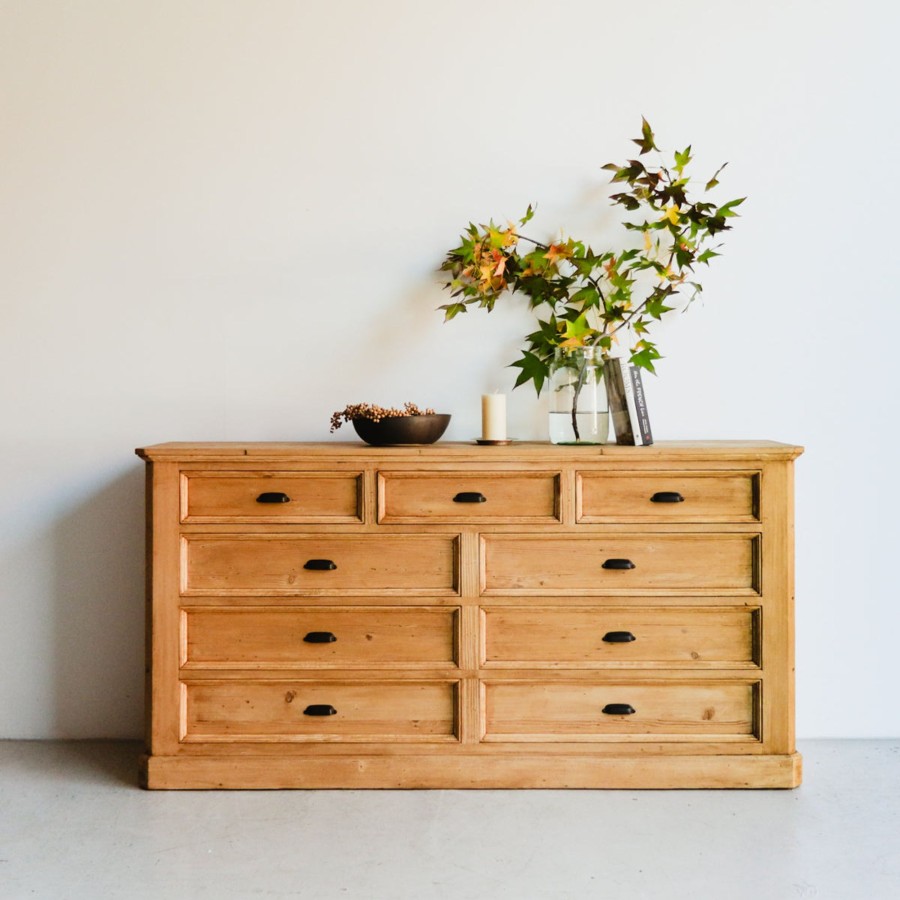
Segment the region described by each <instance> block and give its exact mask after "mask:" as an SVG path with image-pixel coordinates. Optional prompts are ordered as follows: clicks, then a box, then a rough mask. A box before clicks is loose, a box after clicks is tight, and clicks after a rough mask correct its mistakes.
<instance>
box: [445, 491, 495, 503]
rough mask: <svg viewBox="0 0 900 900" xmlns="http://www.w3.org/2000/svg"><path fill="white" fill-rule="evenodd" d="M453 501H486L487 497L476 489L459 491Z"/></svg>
mask: <svg viewBox="0 0 900 900" xmlns="http://www.w3.org/2000/svg"><path fill="white" fill-rule="evenodd" d="M453 502H454V503H487V497H485V496H484V494H481V493H479V492H478V491H460V492H459V493H458V494H457V495H456V496H455V497H454V498H453Z"/></svg>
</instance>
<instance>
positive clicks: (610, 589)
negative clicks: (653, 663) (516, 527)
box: [481, 532, 760, 594]
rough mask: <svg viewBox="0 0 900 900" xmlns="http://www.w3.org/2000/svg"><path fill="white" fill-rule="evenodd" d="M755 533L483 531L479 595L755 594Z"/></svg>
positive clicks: (757, 570) (757, 557) (757, 571)
mask: <svg viewBox="0 0 900 900" xmlns="http://www.w3.org/2000/svg"><path fill="white" fill-rule="evenodd" d="M759 544H760V535H759V534H730V533H729V534H709V533H702V532H699V533H694V534H687V533H685V534H646V535H635V534H630V535H609V536H606V535H603V536H600V535H595V536H586V535H580V534H579V535H565V536H554V535H531V534H483V535H482V537H481V590H482V593H483V594H565V593H566V592H577V593H579V594H615V593H626V594H633V593H636V592H651V591H661V592H667V591H672V592H678V591H681V592H691V591H695V592H697V591H711V592H712V591H714V592H718V593H734V594H758V593H759V592H760V565H759V563H760V549H759Z"/></svg>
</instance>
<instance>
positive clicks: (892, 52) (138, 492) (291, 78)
mask: <svg viewBox="0 0 900 900" xmlns="http://www.w3.org/2000/svg"><path fill="white" fill-rule="evenodd" d="M898 30H900V15H898V12H897V7H896V6H895V5H892V4H886V3H884V4H878V3H866V2H862V3H860V2H852V3H851V2H849V0H841V2H822V0H819V2H814V0H801V2H787V0H777V2H772V0H756V2H754V3H752V4H751V3H743V4H723V3H716V2H712V0H686V2H683V3H680V4H677V5H673V4H672V3H670V2H662V0H646V2H644V3H640V4H625V3H612V2H609V0H557V2H556V3H553V4H546V3H536V2H517V3H512V2H499V0H493V2H490V3H485V2H474V0H462V2H459V0H457V2H446V3H441V4H438V3H428V2H421V0H418V2H417V0H380V2H378V3H370V2H365V0H331V2H329V3H318V2H312V0H293V2H291V0H130V2H121V0H105V2H104V0H79V2H77V3H74V2H64V0H0V129H2V136H0V211H2V214H0V254H2V256H0V302H2V307H0V378H2V395H0V403H2V407H0V429H2V433H0V460H2V466H0V479H2V485H0V516H2V518H0V621H2V628H0V736H4V737H83V736H136V735H138V734H139V733H140V730H141V722H142V708H141V707H142V689H141V683H142V653H143V646H142V640H143V639H142V634H143V610H142V604H143V597H142V594H143V583H142V564H143V560H142V556H143V537H142V533H143V519H142V517H143V493H142V491H143V488H142V470H141V463H140V462H139V461H138V460H137V458H136V457H134V456H133V454H132V450H133V448H134V447H136V446H139V445H144V444H148V443H153V442H158V441H163V440H202V439H227V440H267V439H287V440H318V439H328V419H329V415H330V413H331V412H332V411H333V410H335V409H339V408H341V407H343V406H344V404H346V403H348V402H353V401H361V400H369V401H373V402H379V403H382V404H394V403H400V402H402V401H404V400H407V399H411V400H414V401H417V402H419V403H422V404H427V405H431V406H434V407H437V408H439V409H440V410H443V411H449V412H452V413H453V415H454V419H453V423H452V425H451V430H450V432H449V433H448V435H447V437H448V438H450V439H460V440H466V439H469V438H471V437H472V436H474V435H475V434H477V433H478V429H479V424H478V423H479V420H478V415H479V411H478V397H479V395H480V394H481V392H482V391H483V390H485V389H489V388H493V387H504V388H506V389H508V388H509V387H511V385H512V381H513V375H512V374H511V370H507V369H505V368H504V367H505V365H506V364H507V363H509V362H511V361H512V360H513V359H514V358H515V355H516V347H517V346H518V342H519V337H520V335H522V334H524V333H525V331H526V329H527V327H528V324H529V319H528V317H527V315H526V314H525V313H524V312H522V311H521V310H519V309H514V308H512V306H514V304H512V305H511V309H510V310H508V311H499V310H498V312H496V313H495V314H494V315H492V316H490V317H487V316H485V315H484V314H480V315H477V314H472V315H470V316H468V317H466V318H464V319H463V320H457V321H455V322H454V323H452V324H451V325H447V326H443V325H442V324H441V319H440V315H439V314H438V313H436V312H435V311H434V308H435V307H436V306H437V305H438V304H440V303H442V302H445V299H444V298H445V295H444V294H443V293H442V292H441V290H440V288H439V286H438V282H437V279H436V276H435V274H434V270H435V268H436V267H437V265H438V264H439V263H440V261H441V258H442V256H443V253H444V252H445V250H446V249H447V248H448V247H449V246H450V245H451V244H452V242H453V241H454V240H455V238H456V236H457V234H458V233H459V230H460V229H461V228H462V227H463V226H464V225H465V224H466V223H467V222H468V221H469V220H470V219H476V220H485V219H487V218H488V217H491V216H493V217H495V218H498V219H505V218H507V217H515V216H518V215H520V214H521V212H522V211H523V210H524V207H525V206H526V205H527V204H528V203H529V202H537V203H538V204H539V207H540V211H539V216H538V218H537V219H536V220H535V222H534V223H533V225H534V226H535V229H536V230H537V231H540V232H542V233H548V234H549V233H552V232H553V231H554V230H555V229H557V228H558V227H559V226H563V227H565V228H567V229H571V230H572V231H576V232H577V233H578V234H579V235H581V234H587V235H588V236H589V237H590V238H591V239H592V240H593V241H595V245H597V246H600V245H602V244H603V243H604V241H605V240H609V239H611V238H617V237H618V233H614V232H612V231H611V230H610V222H611V217H610V215H609V213H608V211H607V207H606V206H605V204H604V202H603V197H604V196H605V187H604V185H605V173H602V172H601V171H600V170H599V166H600V165H602V164H603V163H605V162H608V161H609V160H611V159H620V158H622V157H623V156H624V155H625V154H626V153H629V152H630V151H629V149H628V148H629V147H630V146H633V145H630V144H629V142H628V139H629V138H630V137H632V136H634V135H635V134H636V133H637V129H638V126H639V122H640V115H641V114H644V115H646V116H647V117H648V119H649V120H650V121H651V123H652V124H653V126H654V128H655V129H656V132H657V135H658V137H659V139H660V141H661V143H663V144H664V145H665V146H667V147H670V148H671V147H674V146H676V145H677V146H683V145H684V144H686V143H689V142H690V143H693V145H694V147H695V150H696V151H697V155H698V174H707V173H711V171H712V170H713V169H714V168H715V166H716V165H717V164H718V163H719V162H721V161H724V160H726V159H727V160H730V162H731V165H730V166H729V168H728V169H726V172H725V177H724V178H723V187H722V188H721V189H720V190H721V192H722V197H723V198H724V197H731V196H737V195H739V194H743V193H746V194H747V195H749V198H750V199H749V200H748V201H747V203H746V204H745V206H744V216H743V218H742V219H741V220H739V222H738V223H737V227H736V228H735V230H734V231H733V232H732V233H731V235H729V236H728V239H727V245H726V252H727V255H726V256H725V257H724V258H723V259H721V260H717V261H716V263H717V264H716V265H714V266H713V268H711V269H710V271H709V274H708V276H707V277H706V279H705V285H706V300H705V302H704V303H703V304H702V305H699V304H698V305H697V306H695V307H694V308H692V309H691V310H690V311H689V312H688V313H687V314H686V315H685V316H681V317H678V318H677V319H676V320H675V321H674V322H673V323H671V325H668V326H666V327H665V328H663V329H661V330H660V331H659V332H658V334H657V337H658V339H659V341H660V344H661V347H662V350H663V352H664V353H665V355H666V357H667V358H666V360H665V361H663V363H662V364H661V365H660V366H659V378H658V379H655V380H651V384H650V385H649V388H648V392H649V398H650V402H651V412H652V414H653V421H654V426H655V432H656V435H657V437H658V438H681V437H716V438H729V437H748V438H763V437H764V438H772V439H776V440H784V441H789V442H795V443H800V444H804V445H805V446H806V447H807V453H806V455H805V456H803V457H801V459H800V460H799V461H798V466H797V596H798V630H797V633H798V732H799V734H800V736H801V737H803V736H805V737H811V736H848V737H849V736H860V737H861V736H889V735H892V736H896V735H898V734H900V704H898V703H897V702H896V698H895V696H894V695H895V689H896V686H897V684H898V683H900V665H898V656H900V654H898V653H897V652H896V643H897V635H898V634H900V613H898V608H900V603H898V591H897V587H896V584H895V563H896V556H897V552H898V550H897V548H898V547H900V533H898V526H897V519H896V516H895V515H894V513H895V511H896V508H897V503H896V499H897V493H898V491H897V483H898V479H900V475H897V474H896V473H895V471H894V468H895V467H894V466H893V465H891V464H892V463H893V456H894V452H893V447H894V446H895V444H894V441H893V440H892V439H893V436H894V431H895V427H894V425H895V419H896V405H897V401H896V396H895V393H894V391H895V390H896V384H897V380H898V379H897V374H898V373H897V364H896V362H895V357H896V351H895V350H894V348H893V342H894V341H895V340H896V336H897V334H898V325H900V321H898V318H900V316H898V308H900V306H898V298H897V288H896V284H897V273H896V265H895V263H894V256H895V252H894V245H895V235H894V231H895V230H896V220H897V209H898V208H900V196H898V194H900V190H898V178H897V174H896V171H897V148H898V139H900V128H898V116H897V112H896V103H895V101H894V99H893V97H892V96H891V94H892V93H893V89H894V87H895V86H896V84H897V83H898V78H900V65H898V62H897V54H896V48H895V36H896V34H897V32H898ZM528 390H530V388H529V389H528ZM543 409H544V407H543V406H542V404H541V403H537V402H535V400H534V396H533V394H529V393H528V392H527V391H526V390H525V389H523V390H520V391H517V392H516V393H515V394H514V395H512V397H511V426H512V427H511V430H512V432H513V433H514V434H515V435H516V436H517V437H520V438H537V439H543V438H544V436H545V432H544V431H543ZM339 436H341V435H339ZM347 437H349V435H348V436H347Z"/></svg>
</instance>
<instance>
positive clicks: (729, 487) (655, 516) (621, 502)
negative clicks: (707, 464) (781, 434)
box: [576, 472, 759, 523]
mask: <svg viewBox="0 0 900 900" xmlns="http://www.w3.org/2000/svg"><path fill="white" fill-rule="evenodd" d="M576 485H577V495H576V506H577V511H578V512H577V516H578V521H579V522H586V523H590V522H754V521H758V519H759V474H758V473H756V472H719V473H693V472H641V473H630V474H629V473H622V474H615V473H613V474H603V473H599V472H580V473H579V474H578V477H577V480H576ZM679 498H681V499H679Z"/></svg>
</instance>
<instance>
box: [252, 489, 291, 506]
mask: <svg viewBox="0 0 900 900" xmlns="http://www.w3.org/2000/svg"><path fill="white" fill-rule="evenodd" d="M256 502H257V503H290V502H291V498H290V497H288V495H287V494H285V493H284V492H283V491H266V493H265V494H260V495H259V496H258V497H257V498H256Z"/></svg>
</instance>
